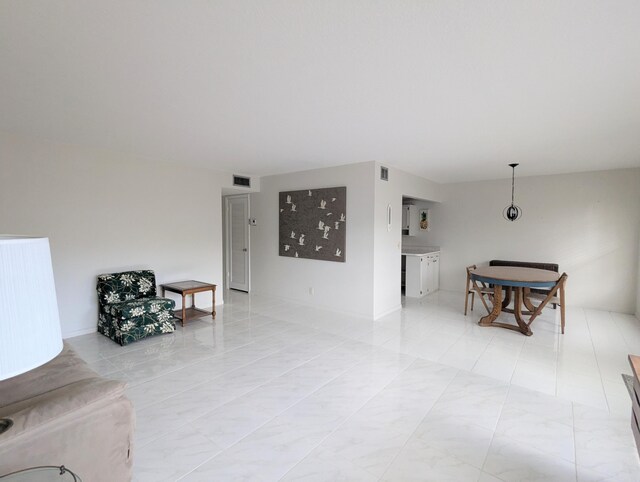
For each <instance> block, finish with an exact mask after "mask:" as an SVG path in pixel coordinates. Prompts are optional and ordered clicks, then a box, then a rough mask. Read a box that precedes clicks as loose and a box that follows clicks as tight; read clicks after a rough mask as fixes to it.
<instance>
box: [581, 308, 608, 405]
mask: <svg viewBox="0 0 640 482" xmlns="http://www.w3.org/2000/svg"><path fill="white" fill-rule="evenodd" d="M607 313H609V312H607ZM585 318H586V320H587V330H588V331H589V340H590V341H591V348H592V349H593V356H594V358H595V360H596V365H597V366H598V375H599V376H600V386H601V387H602V395H603V396H604V401H605V403H606V404H607V409H608V411H609V413H611V406H610V405H609V399H608V397H607V392H606V391H605V389H604V382H603V381H602V370H601V369H600V362H598V352H597V351H596V347H595V345H594V343H593V335H592V333H591V326H590V323H589V316H587V311H586V310H585Z"/></svg>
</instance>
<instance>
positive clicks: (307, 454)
mask: <svg viewBox="0 0 640 482" xmlns="http://www.w3.org/2000/svg"><path fill="white" fill-rule="evenodd" d="M371 346H372V347H374V348H375V346H374V345H371ZM412 358H414V359H413V360H412V361H411V363H409V364H408V365H407V366H406V367H405V368H403V369H402V370H401V371H399V372H398V373H397V374H396V376H394V377H393V378H392V379H390V380H389V382H388V383H386V384H385V385H384V386H382V387H381V388H380V390H378V391H377V392H375V393H374V394H373V395H371V397H369V398H368V399H367V400H366V401H365V402H364V403H363V404H362V405H360V407H359V408H358V409H357V410H355V411H354V412H352V413H351V415H348V416H347V417H346V418H345V419H344V420H343V421H342V422H341V423H340V424H339V425H338V426H336V427H335V428H334V429H333V430H332V431H331V432H330V433H328V434H327V435H326V436H325V437H324V438H323V439H322V440H321V441H320V442H319V443H318V444H317V445H316V446H315V447H313V448H312V449H311V450H310V451H309V452H307V453H306V454H305V455H304V456H303V457H302V458H301V459H300V460H298V462H297V463H296V464H295V465H294V466H293V467H291V468H290V469H289V470H288V471H287V472H285V474H284V475H283V476H282V477H281V478H280V479H279V480H282V479H283V478H284V477H286V475H287V474H288V473H289V472H291V470H293V469H294V468H295V467H296V466H297V465H298V464H300V462H302V461H303V460H304V459H305V458H306V457H308V456H309V454H311V453H312V452H313V451H314V450H316V449H317V448H318V447H319V446H320V445H322V443H323V442H324V441H325V440H327V439H328V438H329V437H330V436H331V435H333V434H334V433H335V432H336V431H337V430H338V429H339V428H340V427H342V426H343V425H344V424H346V423H347V422H348V421H349V420H350V419H351V418H352V417H353V416H354V415H355V414H356V413H358V412H359V411H360V410H362V407H364V406H365V405H366V404H367V403H369V402H370V401H371V400H373V398H375V397H376V395H378V394H379V393H380V392H382V391H383V390H384V389H385V388H387V387H388V386H389V385H390V384H391V383H393V381H394V380H395V379H396V378H398V377H399V376H400V375H401V374H402V373H403V372H405V371H406V370H407V369H408V368H409V367H410V366H411V365H412V364H413V363H414V362H415V361H416V360H417V358H416V357H412ZM356 365H357V364H356ZM356 365H354V366H356ZM388 467H389V466H387V469H388ZM385 471H386V469H385ZM367 472H368V471H367Z"/></svg>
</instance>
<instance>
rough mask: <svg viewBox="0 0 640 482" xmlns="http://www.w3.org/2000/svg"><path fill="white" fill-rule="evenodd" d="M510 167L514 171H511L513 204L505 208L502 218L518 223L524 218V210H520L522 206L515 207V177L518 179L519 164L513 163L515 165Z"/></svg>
mask: <svg viewBox="0 0 640 482" xmlns="http://www.w3.org/2000/svg"><path fill="white" fill-rule="evenodd" d="M509 166H510V167H511V169H512V171H511V204H510V205H509V206H507V207H506V208H504V210H503V211H502V216H504V218H505V219H506V220H507V221H516V220H518V219H520V218H521V217H522V208H520V206H516V205H515V203H514V196H513V193H514V186H515V177H516V166H518V164H517V163H513V164H509Z"/></svg>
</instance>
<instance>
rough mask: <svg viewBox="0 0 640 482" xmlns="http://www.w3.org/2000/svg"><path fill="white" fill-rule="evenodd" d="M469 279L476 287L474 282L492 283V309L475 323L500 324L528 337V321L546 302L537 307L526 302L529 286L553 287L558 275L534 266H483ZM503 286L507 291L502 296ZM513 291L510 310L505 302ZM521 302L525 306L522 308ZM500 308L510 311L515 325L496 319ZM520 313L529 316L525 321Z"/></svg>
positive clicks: (509, 299)
mask: <svg viewBox="0 0 640 482" xmlns="http://www.w3.org/2000/svg"><path fill="white" fill-rule="evenodd" d="M471 279H472V280H473V281H474V285H475V286H477V284H475V283H476V282H483V283H486V284H490V285H493V309H491V310H490V311H489V314H488V315H487V316H484V317H482V318H480V321H479V322H478V324H479V325H480V326H499V327H501V328H507V329H509V330H515V331H519V332H521V333H523V334H525V335H527V336H531V335H532V334H533V332H532V331H531V328H530V325H531V322H532V321H533V320H534V319H535V317H537V316H538V314H539V313H540V311H542V308H543V307H544V304H546V302H545V303H543V304H541V305H539V306H538V307H537V308H536V307H535V306H533V305H532V303H531V302H530V301H529V299H528V297H527V294H528V292H529V290H530V289H531V288H549V289H553V288H555V287H556V285H557V284H558V281H559V280H560V275H559V274H558V273H556V272H555V271H547V270H544V269H536V268H521V267H518V266H483V267H480V268H476V269H475V270H473V271H472V272H471ZM503 288H505V289H506V292H507V294H506V296H505V297H504V298H503V293H502V290H503ZM512 291H513V292H514V294H515V296H514V300H513V310H510V309H509V308H508V305H509V303H510V301H511V296H510V295H511V292H512ZM560 296H561V297H562V298H564V286H560ZM523 305H524V306H525V309H524V310H523ZM485 306H486V305H485ZM563 306H564V305H563ZM487 309H488V308H487ZM502 311H506V312H510V313H511V312H512V313H513V315H514V317H515V320H516V323H517V325H511V324H509V323H502V322H498V321H495V320H496V319H497V318H498V316H500V313H502ZM523 314H525V315H527V314H528V315H531V316H530V318H529V320H528V322H527V321H525V319H524V318H523Z"/></svg>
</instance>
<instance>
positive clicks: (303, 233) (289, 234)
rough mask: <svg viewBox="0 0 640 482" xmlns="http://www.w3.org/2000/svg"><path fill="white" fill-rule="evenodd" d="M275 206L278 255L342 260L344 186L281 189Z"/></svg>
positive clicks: (343, 252)
mask: <svg viewBox="0 0 640 482" xmlns="http://www.w3.org/2000/svg"><path fill="white" fill-rule="evenodd" d="M278 209H279V217H280V235H279V237H280V239H279V243H278V244H279V246H278V249H279V254H280V256H285V257H288V258H308V259H318V260H323V261H337V262H341V263H344V262H345V248H346V225H347V188H346V187H329V188H323V189H304V190H300V191H287V192H281V193H280V194H279V197H278ZM294 245H295V249H294Z"/></svg>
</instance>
